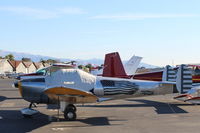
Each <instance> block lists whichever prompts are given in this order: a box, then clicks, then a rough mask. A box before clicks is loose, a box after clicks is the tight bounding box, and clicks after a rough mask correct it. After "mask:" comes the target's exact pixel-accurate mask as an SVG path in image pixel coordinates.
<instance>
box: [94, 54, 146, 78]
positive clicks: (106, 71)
mask: <svg viewBox="0 0 200 133" xmlns="http://www.w3.org/2000/svg"><path fill="white" fill-rule="evenodd" d="M141 60H142V57H139V56H132V57H131V58H130V59H129V60H128V61H127V62H126V63H125V64H122V61H121V59H120V56H119V53H118V52H113V53H109V54H106V55H105V60H104V67H103V69H100V70H93V71H92V72H91V73H92V74H93V75H101V76H108V77H118V76H123V77H131V76H133V75H134V74H135V72H136V70H137V68H138V66H139V64H140V62H141ZM117 73H120V74H117Z"/></svg>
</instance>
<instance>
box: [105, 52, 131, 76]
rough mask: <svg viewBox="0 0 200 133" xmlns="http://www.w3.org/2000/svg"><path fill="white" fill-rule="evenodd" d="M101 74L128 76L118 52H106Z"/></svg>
mask: <svg viewBox="0 0 200 133" xmlns="http://www.w3.org/2000/svg"><path fill="white" fill-rule="evenodd" d="M102 76H103V77H120V78H128V76H127V74H126V72H125V70H124V66H123V64H122V61H121V59H120V56H119V53H118V52H114V53H109V54H106V56H105V61H104V69H103V74H102Z"/></svg>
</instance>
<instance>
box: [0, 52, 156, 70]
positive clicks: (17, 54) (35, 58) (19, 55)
mask: <svg viewBox="0 0 200 133" xmlns="http://www.w3.org/2000/svg"><path fill="white" fill-rule="evenodd" d="M8 54H12V55H13V56H14V57H15V60H21V59H22V58H30V59H31V60H32V61H34V62H39V61H40V60H41V59H43V60H48V59H54V60H60V61H62V62H68V61H71V59H66V58H55V57H50V56H43V55H34V54H29V53H21V52H11V51H4V50H0V56H2V57H4V56H6V55H8ZM76 61H77V62H78V64H82V65H85V64H88V63H91V64H96V65H101V64H103V63H104V60H103V59H96V58H93V59H88V60H83V59H76ZM123 62H126V61H123ZM139 67H145V68H156V67H157V66H154V65H151V64H147V63H140V65H139Z"/></svg>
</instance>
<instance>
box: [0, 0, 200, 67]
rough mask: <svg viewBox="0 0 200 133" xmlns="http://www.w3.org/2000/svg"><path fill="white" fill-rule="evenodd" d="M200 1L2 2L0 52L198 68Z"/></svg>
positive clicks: (16, 0) (12, 0) (84, 0)
mask: <svg viewBox="0 0 200 133" xmlns="http://www.w3.org/2000/svg"><path fill="white" fill-rule="evenodd" d="M199 6H200V1H199V0H1V1H0V50H6V51H14V52H24V53H30V54H39V55H46V56H52V57H58V58H70V59H92V58H98V59H103V58H104V55H105V54H106V53H109V52H119V53H120V56H121V58H122V59H123V60H128V59H129V58H130V57H131V56H133V55H137V56H142V57H143V62H145V63H149V64H152V65H157V66H165V65H168V64H169V65H175V64H183V63H200V55H199V52H200V8H199Z"/></svg>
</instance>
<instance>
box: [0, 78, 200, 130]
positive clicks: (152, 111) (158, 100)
mask: <svg viewBox="0 0 200 133" xmlns="http://www.w3.org/2000/svg"><path fill="white" fill-rule="evenodd" d="M12 82H13V80H12V79H0V132H1V133H5V132H15V133H16V132H20V133H22V132H49V133H50V132H70V133H88V132H91V133H92V132H95V133H107V132H109V133H111V132H113V133H114V132H117V133H169V132H171V133H180V132H181V133H188V132H192V133H199V131H200V106H199V105H191V104H187V103H183V102H179V101H176V100H174V99H173V96H174V95H164V96H151V97H140V98H129V99H123V100H114V101H107V102H102V103H95V104H86V105H77V110H78V111H77V120H76V121H70V122H69V121H65V120H64V118H63V116H62V113H60V115H59V116H58V115H57V110H49V109H46V108H47V106H46V105H43V104H41V105H38V106H37V108H36V109H37V110H39V111H40V113H39V114H37V115H35V116H33V117H32V118H23V116H22V115H21V113H20V109H22V108H25V107H28V105H29V103H28V102H26V101H24V100H23V99H22V98H21V97H20V95H19V93H18V90H17V89H16V88H12V86H11V85H12Z"/></svg>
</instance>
